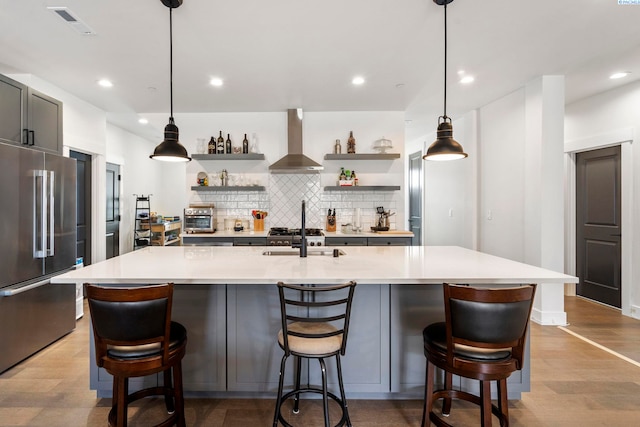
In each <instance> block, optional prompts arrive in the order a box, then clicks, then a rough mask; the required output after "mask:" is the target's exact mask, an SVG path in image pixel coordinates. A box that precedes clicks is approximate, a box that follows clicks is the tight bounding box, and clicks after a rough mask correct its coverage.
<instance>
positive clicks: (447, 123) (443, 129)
mask: <svg viewBox="0 0 640 427" xmlns="http://www.w3.org/2000/svg"><path fill="white" fill-rule="evenodd" d="M452 1H453V0H433V2H434V3H436V4H437V5H439V6H444V114H443V115H442V116H440V117H439V118H438V132H437V138H436V140H435V142H434V143H433V144H431V145H430V146H429V149H428V150H427V154H425V155H424V156H422V158H423V159H424V160H457V159H464V158H465V157H467V153H465V152H464V149H463V148H462V145H460V143H459V142H458V141H456V140H455V139H453V125H452V124H451V117H448V116H447V4H448V3H451V2H452Z"/></svg>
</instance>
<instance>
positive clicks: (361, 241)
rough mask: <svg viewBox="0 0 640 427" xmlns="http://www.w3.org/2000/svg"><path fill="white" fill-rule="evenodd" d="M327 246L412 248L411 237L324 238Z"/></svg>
mask: <svg viewBox="0 0 640 427" xmlns="http://www.w3.org/2000/svg"><path fill="white" fill-rule="evenodd" d="M324 240H325V245H326V246H411V237H410V236H407V237H395V236H394V237H365V236H362V237H344V236H340V237H330V236H326V237H325V238H324Z"/></svg>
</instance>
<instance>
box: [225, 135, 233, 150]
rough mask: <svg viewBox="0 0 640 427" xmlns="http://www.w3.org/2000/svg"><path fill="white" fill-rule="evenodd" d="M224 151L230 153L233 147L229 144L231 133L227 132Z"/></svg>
mask: <svg viewBox="0 0 640 427" xmlns="http://www.w3.org/2000/svg"><path fill="white" fill-rule="evenodd" d="M226 147H227V148H226V151H227V154H231V153H232V152H233V148H232V146H231V135H229V134H227V143H226Z"/></svg>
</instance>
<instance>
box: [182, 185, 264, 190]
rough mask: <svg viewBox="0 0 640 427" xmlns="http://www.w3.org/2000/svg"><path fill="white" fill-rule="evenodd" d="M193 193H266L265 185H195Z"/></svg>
mask: <svg viewBox="0 0 640 427" xmlns="http://www.w3.org/2000/svg"><path fill="white" fill-rule="evenodd" d="M191 190H192V191H264V190H265V187H264V185H218V186H214V185H194V186H192V187H191Z"/></svg>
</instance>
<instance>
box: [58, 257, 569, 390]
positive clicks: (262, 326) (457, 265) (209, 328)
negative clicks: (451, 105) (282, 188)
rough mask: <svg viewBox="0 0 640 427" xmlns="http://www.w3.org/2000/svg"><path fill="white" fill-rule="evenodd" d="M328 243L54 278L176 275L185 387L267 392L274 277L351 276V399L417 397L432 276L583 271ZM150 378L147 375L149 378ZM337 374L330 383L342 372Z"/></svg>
mask: <svg viewBox="0 0 640 427" xmlns="http://www.w3.org/2000/svg"><path fill="white" fill-rule="evenodd" d="M333 249H338V248H330V247H325V248H309V256H308V257H307V258H300V257H299V256H297V255H296V250H295V249H287V248H268V247H203V246H191V247H189V246H182V247H148V248H145V249H142V250H139V251H136V252H132V253H128V254H125V255H122V256H119V257H116V258H112V259H110V260H107V261H103V262H100V263H97V264H94V265H91V266H88V267H85V268H82V269H78V270H76V271H72V272H69V273H67V274H64V275H62V276H58V277H56V278H55V279H54V280H55V282H56V283H70V284H75V283H78V282H91V283H97V284H105V285H122V284H132V285H141V284H153V283H165V282H173V283H175V284H176V288H175V296H174V298H175V302H174V306H173V317H174V319H175V320H177V321H179V322H181V323H183V324H184V325H185V326H186V328H187V330H188V332H189V344H188V348H187V356H186V357H185V360H184V368H183V369H184V376H185V377H184V385H185V390H186V392H187V395H198V396H203V395H205V396H212V397H223V396H233V397H239V396H251V397H272V396H273V394H274V393H275V391H276V389H277V381H278V365H279V361H280V358H281V356H282V350H280V348H279V347H278V345H277V343H276V339H275V336H276V334H277V331H278V329H279V328H280V311H279V303H278V296H277V291H276V288H275V284H276V283H277V282H278V281H285V282H290V283H306V284H311V283H317V284H325V283H335V282H342V281H347V280H356V281H357V283H358V286H357V288H356V295H355V299H354V306H353V311H352V323H351V329H350V335H349V344H348V346H347V353H346V356H345V357H344V359H343V372H344V379H345V387H346V389H347V393H348V394H349V396H350V397H351V398H405V397H413V398H417V397H420V396H421V393H422V389H423V385H424V384H423V383H424V364H425V362H424V356H423V354H422V329H423V328H424V327H425V326H426V325H427V324H428V323H431V322H433V321H438V320H441V319H442V318H443V310H442V306H443V303H442V288H441V286H434V285H440V284H441V283H443V282H451V283H468V284H479V285H483V284H495V285H509V284H519V283H553V284H557V285H559V286H561V285H562V284H564V283H575V282H577V278H575V277H572V276H568V275H565V274H562V273H557V272H553V271H550V270H546V269H542V268H538V267H534V266H530V265H526V264H522V263H518V262H514V261H510V260H507V259H504V258H499V257H495V256H491V255H488V254H484V253H480V252H476V251H472V250H468V249H463V248H460V247H436V246H434V247H431V246H408V247H403V246H376V247H348V248H344V247H341V248H339V250H340V251H342V253H344V254H343V255H340V256H338V257H334V256H333ZM318 251H321V252H323V253H324V255H320V254H318ZM264 252H270V253H272V254H271V255H263V253H264ZM291 253H293V254H291ZM90 366H91V387H92V388H93V389H96V390H97V391H98V395H99V396H109V395H110V388H111V380H110V378H109V376H108V375H107V374H106V373H105V372H104V371H101V370H98V369H97V368H96V367H95V363H94V361H93V360H91V364H90ZM291 371H292V370H290V372H291ZM303 372H305V373H306V372H307V370H306V369H305V370H303ZM329 372H335V370H333V369H330V370H329ZM308 374H309V375H310V380H311V381H313V382H315V381H317V380H318V378H317V374H316V369H310V370H309V371H308ZM305 375H306V374H305ZM155 381H157V379H156V378H145V379H144V380H142V382H143V383H144V384H145V385H148V384H149V382H155ZM287 381H288V382H289V383H290V382H291V378H287ZM330 384H335V378H331V379H330ZM141 385H142V383H141V384H138V386H141ZM462 386H463V387H465V388H467V387H468V384H462ZM134 387H136V385H135V384H132V388H134ZM528 390H529V363H528V355H527V361H526V362H525V368H524V369H523V371H521V372H517V373H515V374H514V375H513V376H512V378H510V386H509V395H510V398H519V396H520V393H521V392H523V391H528Z"/></svg>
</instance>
